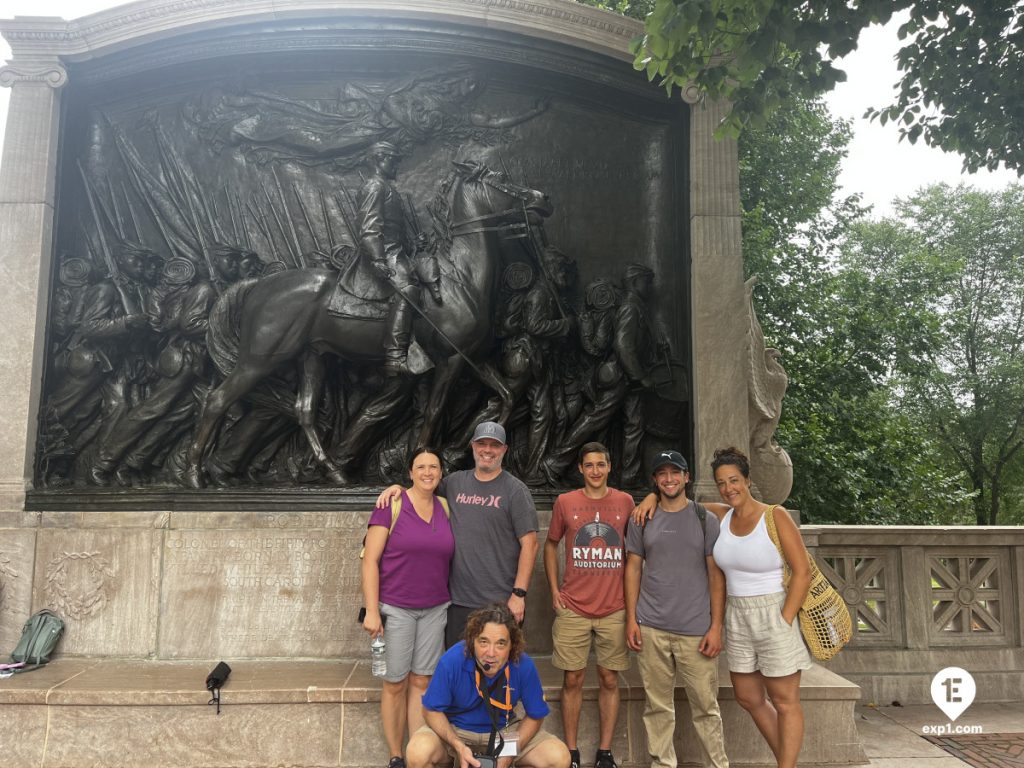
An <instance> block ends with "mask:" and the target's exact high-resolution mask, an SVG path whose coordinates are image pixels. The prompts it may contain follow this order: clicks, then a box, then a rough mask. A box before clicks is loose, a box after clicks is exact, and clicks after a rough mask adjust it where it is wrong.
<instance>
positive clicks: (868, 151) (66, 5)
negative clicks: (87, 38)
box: [0, 0, 1017, 215]
mask: <svg viewBox="0 0 1024 768" xmlns="http://www.w3.org/2000/svg"><path fill="white" fill-rule="evenodd" d="M118 4H119V3H118V2H116V1H112V0H0V18H11V17H12V16H17V15H23V16H28V15H32V16H63V17H65V18H77V17H79V16H84V15H87V14H90V13H95V12H96V11H98V10H102V9H104V8H110V7H113V6H115V5H118ZM897 26H898V24H897V23H896V22H893V23H890V24H889V25H888V26H886V27H872V28H871V29H868V30H866V31H865V32H864V33H862V35H861V39H860V44H859V46H858V48H857V50H856V51H855V52H854V53H852V54H850V55H849V56H847V57H846V59H844V60H843V61H842V62H841V63H840V66H841V67H842V68H843V69H844V70H846V73H847V76H848V80H847V82H846V83H844V84H842V85H840V86H839V88H837V89H836V90H835V91H833V92H832V93H831V94H829V95H828V96H827V97H826V101H827V102H828V105H829V107H830V109H831V110H832V112H833V114H835V115H836V116H838V117H845V118H848V119H851V120H853V128H854V138H853V142H852V144H851V145H850V156H849V157H848V158H847V160H846V162H845V164H844V166H843V172H842V175H841V177H840V182H841V184H842V185H843V188H844V190H845V191H846V192H847V193H853V192H859V193H861V194H862V195H863V197H864V201H865V202H866V203H868V204H870V205H873V206H874V210H875V213H876V215H884V214H885V213H887V212H889V211H890V210H891V207H890V203H891V201H892V200H893V198H895V197H905V196H907V195H909V194H911V193H913V192H914V191H915V190H916V189H918V188H919V187H922V186H926V185H928V184H931V183H933V182H939V181H945V182H947V183H949V184H957V183H959V182H961V181H964V182H966V183H968V184H973V185H974V186H978V187H982V188H985V189H997V188H1000V187H1003V186H1005V185H1006V184H1008V183H1010V182H1011V181H1014V180H1016V178H1017V176H1016V174H1014V173H1011V172H1009V171H1000V172H996V173H988V172H979V173H976V174H970V175H968V174H962V173H961V170H960V168H961V164H962V161H961V158H960V157H959V155H951V154H946V153H944V152H940V151H939V150H936V149H931V148H930V147H926V146H924V143H923V142H919V143H918V144H917V145H916V146H914V145H911V144H909V143H908V142H905V141H904V142H900V141H899V134H898V132H897V131H896V129H895V127H894V126H892V125H888V126H884V127H883V126H880V125H878V124H877V123H869V122H868V121H867V120H864V119H863V118H862V117H861V115H863V114H864V111H865V110H866V109H867V108H868V107H872V106H875V107H877V106H882V105H888V104H889V103H890V101H891V97H892V93H893V90H892V87H891V86H892V84H893V83H895V82H896V76H897V70H896V65H895V63H894V61H893V56H894V55H895V53H896V50H897V49H898V47H899V45H898V40H897V38H896V28H897ZM9 57H10V48H8V46H7V43H6V41H4V40H3V39H2V38H0V59H2V60H6V59H7V58H9ZM9 94H10V90H9V89H7V88H0V143H2V140H3V133H4V128H5V126H6V124H7V100H8V96H9Z"/></svg>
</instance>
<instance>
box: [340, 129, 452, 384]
mask: <svg viewBox="0 0 1024 768" xmlns="http://www.w3.org/2000/svg"><path fill="white" fill-rule="evenodd" d="M370 156H371V158H372V159H373V163H374V173H373V175H372V176H371V177H370V178H369V179H367V180H366V183H365V184H364V185H363V188H362V190H361V191H360V200H361V203H360V206H359V226H360V237H361V238H362V244H363V250H364V256H366V257H368V258H369V259H370V264H371V265H372V266H373V269H374V270H375V271H376V273H377V274H378V275H380V276H381V277H382V279H383V280H384V281H385V283H386V284H387V286H388V288H389V289H390V290H392V291H393V293H392V295H391V298H390V299H389V304H388V317H387V321H386V322H387V333H386V336H385V340H384V350H385V360H384V368H385V371H386V372H387V373H388V375H396V374H398V373H402V372H405V371H406V370H407V368H406V359H407V355H408V352H409V342H410V334H411V330H412V313H413V309H412V307H411V306H410V304H409V302H413V303H417V302H418V301H419V291H418V290H417V288H418V283H417V272H419V273H424V272H426V273H428V274H429V272H430V271H431V270H429V269H426V270H423V269H420V270H417V269H416V266H415V265H414V263H413V257H414V256H415V254H416V251H417V250H419V249H422V248H424V247H425V245H426V240H425V238H424V237H423V236H422V235H419V236H417V235H415V233H414V232H413V231H412V227H411V226H410V222H409V221H408V217H407V213H406V210H405V204H404V203H403V201H402V196H401V195H400V194H399V192H398V189H397V188H396V187H395V183H394V182H395V177H396V175H397V173H398V163H399V161H400V159H401V152H399V150H398V147H396V146H395V145H394V144H391V143H390V142H387V141H379V142H377V143H376V144H374V145H373V149H372V150H371V153H370ZM432 271H433V272H434V275H436V277H435V278H434V281H433V282H431V283H430V284H429V285H428V287H429V288H430V292H431V295H432V296H433V298H434V300H435V301H436V302H438V303H441V288H440V275H439V273H438V272H437V268H436V265H435V267H434V269H433V270H432Z"/></svg>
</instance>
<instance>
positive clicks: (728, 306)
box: [690, 103, 750, 501]
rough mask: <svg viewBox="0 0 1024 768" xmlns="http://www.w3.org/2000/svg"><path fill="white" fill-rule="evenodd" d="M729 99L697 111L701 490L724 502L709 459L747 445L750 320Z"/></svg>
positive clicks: (693, 239)
mask: <svg viewBox="0 0 1024 768" xmlns="http://www.w3.org/2000/svg"><path fill="white" fill-rule="evenodd" d="M725 109H726V107H725V105H723V104H714V103H709V104H699V103H698V104H694V105H693V107H692V109H691V113H690V115H691V116H690V255H691V259H692V272H691V278H692V280H691V283H690V291H691V300H692V307H693V318H692V325H691V328H692V333H693V360H694V363H693V365H694V376H693V402H694V403H695V405H696V408H695V412H694V453H695V455H694V457H693V459H694V466H693V467H691V470H692V475H693V478H694V495H695V497H696V498H698V499H710V500H713V501H717V500H718V492H717V490H716V489H715V483H714V478H713V477H712V476H711V470H710V468H709V464H710V462H711V457H712V454H713V453H714V450H715V448H717V447H720V446H723V445H735V446H737V447H739V448H743V449H744V450H746V446H747V444H748V442H749V440H750V435H749V426H748V417H747V365H746V348H747V347H746V343H747V319H746V308H745V303H744V302H745V298H744V294H743V251H742V237H741V231H740V182H739V161H738V156H737V149H736V142H735V141H733V140H731V139H721V140H718V139H716V138H715V137H714V132H715V128H716V126H717V125H718V123H719V121H720V120H721V118H722V116H723V114H724V113H725Z"/></svg>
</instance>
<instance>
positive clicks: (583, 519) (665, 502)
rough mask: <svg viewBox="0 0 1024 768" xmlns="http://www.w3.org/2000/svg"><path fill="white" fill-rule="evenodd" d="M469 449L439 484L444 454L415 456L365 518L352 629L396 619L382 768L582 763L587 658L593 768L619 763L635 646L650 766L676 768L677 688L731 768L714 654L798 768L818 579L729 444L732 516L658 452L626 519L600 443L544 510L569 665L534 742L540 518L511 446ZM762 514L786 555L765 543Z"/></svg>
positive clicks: (727, 499)
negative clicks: (527, 633) (530, 609)
mask: <svg viewBox="0 0 1024 768" xmlns="http://www.w3.org/2000/svg"><path fill="white" fill-rule="evenodd" d="M471 447H472V450H473V457H474V464H475V466H474V468H473V469H469V470H464V471H461V472H455V473H453V474H451V475H448V476H444V477H442V461H441V457H440V455H439V454H438V452H437V451H435V450H433V449H430V448H418V449H416V450H415V451H413V453H412V456H411V458H410V461H409V477H410V481H411V485H410V487H409V488H405V489H404V488H402V487H400V486H397V485H394V486H391V487H389V488H387V489H385V490H384V491H383V492H382V493H381V495H380V497H379V498H378V500H377V507H376V509H375V510H374V512H373V514H372V515H371V517H370V520H369V524H368V525H369V530H368V533H367V537H366V550H365V557H364V560H363V566H362V577H363V596H364V600H365V603H366V606H365V607H366V614H365V620H364V622H363V627H364V629H365V630H366V631H367V632H368V633H369V634H370V635H371V636H377V635H379V634H381V633H383V632H384V631H385V623H386V622H387V630H386V639H387V643H386V659H387V673H386V676H385V677H384V683H383V686H384V688H383V693H382V697H381V714H382V721H383V726H384V734H385V739H386V741H387V745H388V749H389V750H390V762H389V768H405V766H408V768H426V767H427V766H430V765H438V764H441V763H443V762H446V760H448V759H454V760H455V761H456V763H455V764H456V765H458V768H477V767H478V766H479V765H480V764H481V761H480V759H479V758H480V756H481V755H491V756H497V757H498V760H497V768H508V766H510V765H511V764H513V763H515V764H516V765H521V766H525V768H580V766H581V756H580V750H579V743H578V730H579V717H580V709H581V704H582V690H583V680H584V675H585V672H586V668H587V665H588V658H589V655H590V652H591V647H592V646H593V650H594V652H595V656H596V662H597V672H598V679H599V682H600V688H599V693H598V710H599V734H598V738H599V743H598V745H597V747H598V748H597V751H596V755H595V760H594V766H595V768H617V766H616V762H615V758H614V756H613V754H612V751H611V748H612V738H613V733H614V729H615V724H616V721H617V719H618V710H619V681H618V673H619V672H620V671H624V670H626V669H628V668H629V666H630V653H629V651H630V650H632V651H634V652H636V654H637V656H638V661H639V670H640V674H641V677H642V679H643V684H644V690H645V694H646V707H645V710H644V718H643V719H644V725H645V728H646V731H647V739H648V745H649V752H650V756H651V760H652V765H654V766H655V768H675V766H676V764H677V763H676V753H675V747H674V743H673V734H674V731H675V701H674V688H675V681H676V677H677V674H678V675H680V676H681V679H682V681H683V684H684V686H685V689H686V694H687V700H688V702H689V704H690V708H691V712H692V716H693V724H694V727H695V730H696V734H697V737H698V740H699V742H700V747H701V753H702V758H703V762H704V765H706V766H715V768H722V767H724V766H728V765H729V761H728V758H727V756H726V750H725V745H724V740H723V733H722V719H721V714H720V712H719V707H718V698H717V697H718V661H717V656H718V655H719V653H720V651H721V650H722V648H723V644H724V645H725V646H726V648H727V651H728V661H729V670H730V675H731V678H732V683H733V687H734V690H735V696H736V700H737V702H738V703H739V704H740V706H741V707H743V708H744V709H745V710H746V711H747V712H749V714H750V716H751V718H752V719H753V721H754V723H755V725H756V726H757V728H758V729H759V731H760V732H761V734H762V735H763V737H764V739H765V741H766V743H767V744H768V746H769V747H770V749H771V751H772V752H773V754H774V755H775V758H776V760H777V763H778V765H779V766H780V768H782V767H785V768H790V767H792V766H796V764H797V763H796V761H797V757H798V755H799V752H800V747H801V744H802V740H803V712H802V709H801V706H800V675H801V672H802V670H804V669H808V668H810V666H811V660H810V656H809V654H808V652H807V649H806V647H805V646H804V643H803V639H802V637H801V634H800V630H799V624H798V622H797V621H796V616H797V612H798V611H799V609H800V606H801V605H802V603H803V601H804V599H805V597H806V594H807V590H808V586H809V582H810V574H809V570H808V565H807V555H806V553H805V551H804V546H803V541H802V539H801V537H800V534H799V531H798V529H797V527H796V525H795V523H794V522H793V520H792V519H791V518H790V516H789V514H788V513H787V512H786V510H784V509H783V508H782V507H780V506H769V505H767V504H764V503H762V502H760V501H758V500H757V499H755V498H754V497H753V496H752V495H751V482H750V469H749V464H748V461H747V458H746V456H745V455H744V454H743V453H742V452H741V451H740V450H738V449H736V448H726V449H722V450H719V451H716V453H715V457H714V461H713V463H712V470H713V472H714V476H715V481H716V483H717V486H718V490H719V493H720V494H721V497H722V500H723V502H724V503H720V504H710V503H709V504H707V505H701V504H698V503H697V502H696V501H694V500H691V499H689V498H688V497H687V492H686V488H687V484H688V483H689V479H690V478H689V472H688V466H687V463H686V460H685V459H684V458H683V456H682V455H681V454H680V453H678V452H677V451H663V452H661V453H659V454H658V455H657V456H656V457H654V460H653V462H652V481H653V485H654V493H653V494H651V495H649V496H648V497H647V498H646V499H644V500H643V501H642V502H641V503H640V505H638V506H636V507H634V501H633V499H632V497H631V496H630V495H629V494H626V493H623V492H621V491H618V490H615V489H613V488H610V487H609V486H608V478H609V475H610V473H611V470H612V464H611V457H610V454H609V452H608V450H607V449H606V448H605V446H603V445H602V444H600V443H594V442H592V443H587V444H585V445H583V446H582V447H581V448H580V450H579V454H578V470H579V472H580V474H581V475H582V478H583V486H582V488H580V489H578V490H574V491H571V492H568V493H563V494H562V495H560V496H559V497H558V498H557V500H556V501H555V504H554V507H553V511H552V517H551V525H550V527H549V529H548V535H547V539H546V541H545V544H544V554H543V558H544V565H545V569H546V574H547V582H548V588H549V590H550V595H551V600H552V607H553V609H554V614H555V618H554V622H553V624H552V627H551V633H552V640H553V652H552V656H551V663H552V665H553V666H554V667H556V668H558V669H561V670H563V683H562V691H561V715H562V726H563V734H564V741H563V740H561V739H558V738H556V737H555V736H553V735H552V734H550V733H549V732H547V731H545V730H543V728H542V725H543V720H544V718H545V717H546V716H547V715H548V713H549V709H548V706H547V704H546V703H545V701H544V696H543V689H542V686H541V682H540V678H539V675H538V672H537V668H536V666H535V665H534V663H533V661H532V659H531V658H530V657H529V655H528V654H526V653H525V652H524V651H523V647H524V642H525V640H524V635H523V622H524V619H525V615H526V598H527V591H528V588H529V586H530V574H531V572H532V569H533V563H534V560H535V557H536V553H537V549H538V540H537V532H538V522H537V512H536V509H535V507H534V504H533V500H532V498H531V495H530V493H529V491H528V489H527V488H526V486H525V485H524V484H523V483H522V482H521V481H519V480H518V479H517V478H515V477H513V476H511V475H510V474H509V473H508V472H506V471H503V469H502V460H503V458H504V456H505V453H506V451H507V450H508V446H507V444H506V435H505V430H504V428H503V427H502V426H501V425H500V424H497V423H495V422H482V423H480V424H479V425H477V427H476V430H475V432H474V434H473V437H472V440H471ZM442 498H443V499H445V501H443V502H442V500H441V499H442ZM769 515H770V516H771V521H772V522H773V523H774V527H775V529H776V530H777V532H778V539H779V541H780V548H777V547H776V545H775V544H774V543H773V541H772V539H771V538H770V536H769V534H768V528H767V525H766V517H767V516H769ZM563 540H564V550H565V553H564V561H563V562H562V564H561V568H560V563H559V544H560V543H561V542H563ZM780 550H781V551H780ZM783 556H784V558H785V563H784V561H783ZM784 565H788V567H789V570H790V571H791V578H790V579H789V581H788V587H784V586H783V568H784ZM559 571H561V574H560V573H559ZM406 733H408V736H409V741H408V745H407V746H406V749H405V751H404V757H403V749H402V745H403V741H404V740H405V736H406ZM499 755H500V756H499Z"/></svg>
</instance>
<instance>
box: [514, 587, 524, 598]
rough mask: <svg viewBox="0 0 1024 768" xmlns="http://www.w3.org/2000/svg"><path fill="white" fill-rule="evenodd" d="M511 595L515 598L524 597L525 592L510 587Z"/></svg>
mask: <svg viewBox="0 0 1024 768" xmlns="http://www.w3.org/2000/svg"><path fill="white" fill-rule="evenodd" d="M512 594H513V595H515V596H516V597H526V590H525V589H520V588H519V587H512Z"/></svg>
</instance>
